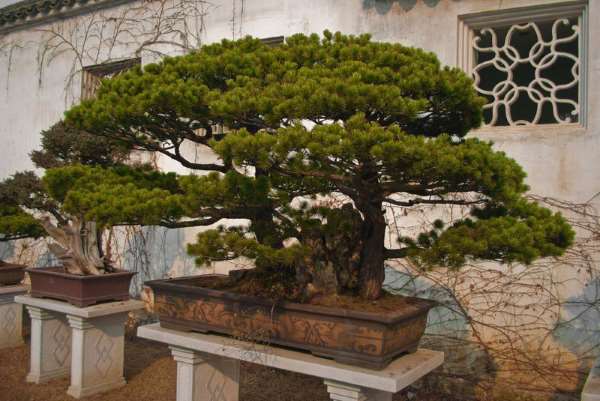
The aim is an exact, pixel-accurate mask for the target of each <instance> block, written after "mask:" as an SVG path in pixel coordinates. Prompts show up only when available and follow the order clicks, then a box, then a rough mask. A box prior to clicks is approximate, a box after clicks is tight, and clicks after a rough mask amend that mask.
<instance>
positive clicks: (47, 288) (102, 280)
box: [26, 267, 136, 308]
mask: <svg viewBox="0 0 600 401" xmlns="http://www.w3.org/2000/svg"><path fill="white" fill-rule="evenodd" d="M26 271H27V273H29V277H30V279H31V296H33V297H37V298H52V299H58V300H61V301H66V302H68V303H70V304H72V305H75V306H78V307H80V308H83V307H86V306H90V305H94V304H97V303H100V302H108V301H125V300H127V299H129V285H130V283H131V279H132V277H133V276H134V275H135V274H136V273H134V272H128V271H124V270H121V271H117V272H114V273H107V274H103V275H100V276H93V275H89V276H80V275H77V274H69V273H65V272H64V270H63V268H62V267H44V268H37V269H26Z"/></svg>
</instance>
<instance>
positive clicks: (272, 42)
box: [260, 36, 285, 47]
mask: <svg viewBox="0 0 600 401" xmlns="http://www.w3.org/2000/svg"><path fill="white" fill-rule="evenodd" d="M260 41H261V42H263V43H264V44H265V45H267V46H272V47H275V46H279V45H282V44H283V42H284V41H285V38H284V37H283V36H272V37H270V38H263V39H261V40H260Z"/></svg>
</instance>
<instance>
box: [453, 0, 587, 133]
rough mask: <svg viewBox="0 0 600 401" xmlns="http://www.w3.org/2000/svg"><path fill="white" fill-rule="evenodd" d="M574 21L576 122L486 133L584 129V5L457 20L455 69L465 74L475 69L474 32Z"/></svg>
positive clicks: (525, 9) (530, 8)
mask: <svg viewBox="0 0 600 401" xmlns="http://www.w3.org/2000/svg"><path fill="white" fill-rule="evenodd" d="M575 18H576V19H577V20H578V26H579V38H578V53H579V82H578V89H579V91H578V92H579V93H578V105H579V115H578V121H577V122H570V123H569V122H557V123H553V124H531V125H497V126H496V125H487V124H486V125H485V126H484V127H485V129H486V130H500V129H507V128H509V129H511V130H531V129H535V128H540V127H541V128H545V129H548V128H556V127H581V128H585V127H586V125H587V90H588V40H589V39H588V29H589V28H588V26H589V23H588V2H587V1H581V0H578V1H570V2H562V3H551V4H543V5H537V6H528V7H519V8H511V9H505V10H495V11H484V12H479V13H473V14H465V15H460V16H459V17H458V52H457V66H458V67H460V68H462V69H463V70H464V71H465V72H467V73H468V74H472V72H473V69H474V67H475V65H474V63H475V57H476V50H475V48H474V39H475V36H476V35H475V32H476V31H478V30H481V29H485V28H492V29H493V28H506V27H508V26H511V25H523V24H526V23H529V22H549V21H553V20H560V19H575Z"/></svg>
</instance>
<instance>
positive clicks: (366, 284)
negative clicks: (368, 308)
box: [360, 203, 386, 300]
mask: <svg viewBox="0 0 600 401" xmlns="http://www.w3.org/2000/svg"><path fill="white" fill-rule="evenodd" d="M361 211H362V212H363V216H364V221H363V226H362V230H361V234H362V238H363V248H362V252H361V257H360V295H361V297H363V298H365V299H369V300H375V299H377V298H379V297H380V296H381V287H382V285H383V280H384V278H385V270H384V240H385V229H386V223H385V218H384V212H383V210H382V203H379V204H369V205H367V206H366V207H365V208H363V210H361Z"/></svg>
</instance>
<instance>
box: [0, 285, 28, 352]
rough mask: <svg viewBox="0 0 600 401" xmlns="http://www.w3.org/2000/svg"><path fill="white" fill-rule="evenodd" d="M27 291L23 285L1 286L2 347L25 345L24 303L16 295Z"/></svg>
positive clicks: (0, 336) (0, 325)
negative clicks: (16, 298) (18, 301)
mask: <svg viewBox="0 0 600 401" xmlns="http://www.w3.org/2000/svg"><path fill="white" fill-rule="evenodd" d="M25 292H27V287H25V286H23V285H11V286H6V287H0V348H10V347H17V346H19V345H23V305H21V304H18V303H15V296H16V295H21V294H24V293H25Z"/></svg>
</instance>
